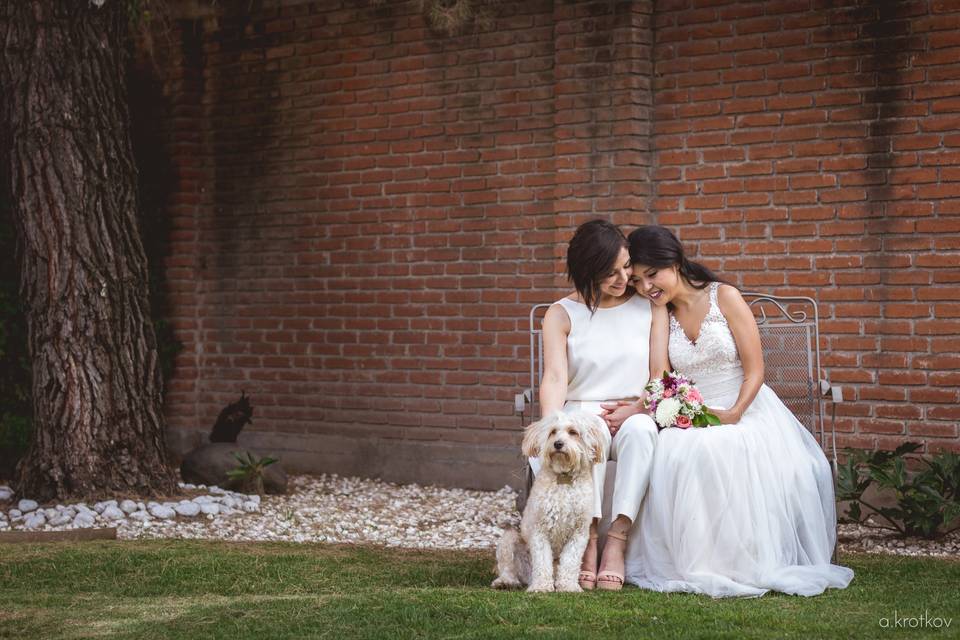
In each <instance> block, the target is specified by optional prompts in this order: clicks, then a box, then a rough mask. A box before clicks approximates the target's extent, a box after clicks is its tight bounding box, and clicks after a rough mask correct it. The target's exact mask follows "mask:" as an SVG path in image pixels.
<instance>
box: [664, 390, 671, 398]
mask: <svg viewBox="0 0 960 640" xmlns="http://www.w3.org/2000/svg"><path fill="white" fill-rule="evenodd" d="M663 397H664V398H672V397H673V389H664V391H663Z"/></svg>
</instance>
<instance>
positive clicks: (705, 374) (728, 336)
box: [669, 282, 743, 393]
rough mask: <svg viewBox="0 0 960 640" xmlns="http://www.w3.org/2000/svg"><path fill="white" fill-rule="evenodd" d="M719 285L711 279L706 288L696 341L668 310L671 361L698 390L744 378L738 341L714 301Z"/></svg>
mask: <svg viewBox="0 0 960 640" xmlns="http://www.w3.org/2000/svg"><path fill="white" fill-rule="evenodd" d="M719 287H720V283H719V282H713V283H711V284H710V286H709V287H708V292H709V295H710V310H709V311H707V315H706V316H705V317H704V318H703V322H702V323H701V325H700V332H699V334H698V335H697V336H696V342H692V341H691V340H690V339H689V338H688V337H687V334H685V333H684V332H683V327H681V326H680V323H679V322H677V319H676V318H675V317H674V316H673V313H672V312H671V313H670V343H669V344H670V347H669V348H670V364H671V365H672V366H673V368H674V369H675V370H676V371H679V372H681V373H683V374H684V375H686V376H688V377H690V378H691V379H693V381H694V383H695V384H696V385H697V386H698V387H699V388H700V391H701V393H703V392H705V391H708V388H709V387H711V386H713V385H714V384H715V383H717V382H726V381H730V382H733V381H736V380H737V379H740V380H742V378H743V367H742V366H741V364H740V355H739V354H738V353H737V343H736V342H735V341H734V339H733V334H732V333H730V327H729V326H728V325H727V319H726V318H724V317H723V313H721V312H720V306H719V305H718V304H717V289H718V288H719Z"/></svg>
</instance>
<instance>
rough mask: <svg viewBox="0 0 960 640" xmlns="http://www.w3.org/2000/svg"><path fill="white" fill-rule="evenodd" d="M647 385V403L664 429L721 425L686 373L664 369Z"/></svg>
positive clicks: (645, 404)
mask: <svg viewBox="0 0 960 640" xmlns="http://www.w3.org/2000/svg"><path fill="white" fill-rule="evenodd" d="M645 388H646V391H647V397H646V398H645V399H644V401H643V406H644V407H646V408H647V409H649V410H650V413H652V414H653V416H654V421H656V423H657V426H659V427H660V428H663V429H665V428H667V427H677V428H679V429H688V428H690V427H706V426H709V425H717V424H720V420H719V419H718V418H717V416H715V415H713V414H712V413H710V409H709V408H707V405H705V404H703V397H701V395H700V392H699V391H697V388H696V387H695V386H694V385H693V380H691V379H690V378H688V377H686V376H685V375H683V374H682V373H678V372H676V371H670V372H667V371H664V372H663V376H662V377H660V378H657V379H656V380H652V381H651V382H650V384H648V385H647V386H646V387H645Z"/></svg>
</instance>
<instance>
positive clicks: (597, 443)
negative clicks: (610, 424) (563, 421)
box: [577, 412, 607, 464]
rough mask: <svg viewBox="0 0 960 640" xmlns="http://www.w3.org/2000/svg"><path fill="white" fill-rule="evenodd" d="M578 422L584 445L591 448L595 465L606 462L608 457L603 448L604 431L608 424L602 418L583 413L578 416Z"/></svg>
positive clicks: (591, 455)
mask: <svg viewBox="0 0 960 640" xmlns="http://www.w3.org/2000/svg"><path fill="white" fill-rule="evenodd" d="M577 422H578V425H579V427H580V433H581V437H582V438H583V442H584V444H586V445H587V446H588V447H590V457H591V458H592V460H593V463H594V464H600V463H601V462H605V461H606V455H605V453H604V446H603V443H604V438H603V430H604V429H606V428H607V423H605V422H604V421H603V418H601V417H600V416H595V415H593V414H592V413H586V412H582V413H580V414H579V415H578V416H577Z"/></svg>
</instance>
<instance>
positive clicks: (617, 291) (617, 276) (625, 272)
mask: <svg viewBox="0 0 960 640" xmlns="http://www.w3.org/2000/svg"><path fill="white" fill-rule="evenodd" d="M632 273H633V266H632V265H631V264H630V253H629V252H628V251H627V249H626V247H620V253H619V255H617V259H616V260H615V261H614V263H613V267H612V268H611V269H610V271H609V272H607V273H604V274H601V275H600V293H601V294H602V295H604V296H610V297H612V298H619V297H620V296H622V295H623V294H624V293H626V292H627V285H628V284H629V283H630V276H631V274H632Z"/></svg>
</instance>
